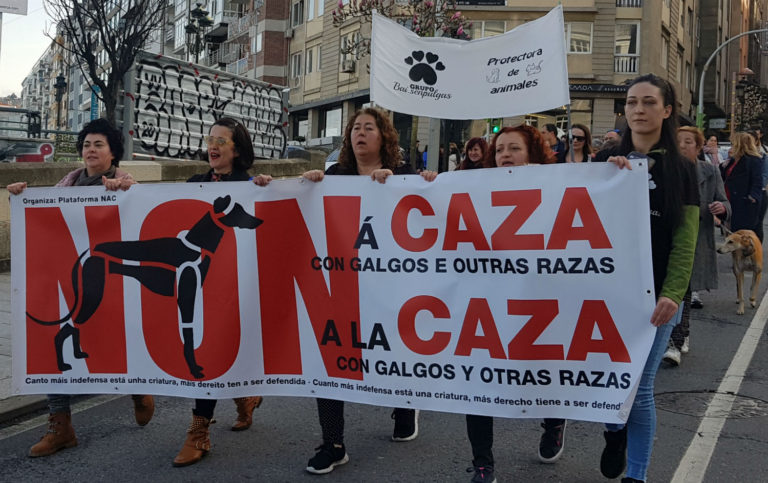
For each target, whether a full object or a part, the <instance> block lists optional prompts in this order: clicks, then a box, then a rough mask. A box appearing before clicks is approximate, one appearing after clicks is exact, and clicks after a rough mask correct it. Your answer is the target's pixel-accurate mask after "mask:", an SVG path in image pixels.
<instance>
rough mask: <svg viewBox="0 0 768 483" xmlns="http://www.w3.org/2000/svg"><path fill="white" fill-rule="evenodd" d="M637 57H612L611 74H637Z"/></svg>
mask: <svg viewBox="0 0 768 483" xmlns="http://www.w3.org/2000/svg"><path fill="white" fill-rule="evenodd" d="M639 59H640V56H639V55H634V54H629V55H614V56H613V72H615V73H616V74H637V62H638V60H639Z"/></svg>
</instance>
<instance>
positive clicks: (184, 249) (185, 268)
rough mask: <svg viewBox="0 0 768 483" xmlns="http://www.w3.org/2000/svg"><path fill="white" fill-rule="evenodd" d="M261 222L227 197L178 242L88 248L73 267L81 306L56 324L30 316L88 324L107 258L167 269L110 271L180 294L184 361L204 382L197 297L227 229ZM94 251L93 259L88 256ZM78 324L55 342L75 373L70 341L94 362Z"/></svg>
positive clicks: (112, 267) (60, 361)
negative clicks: (67, 352)
mask: <svg viewBox="0 0 768 483" xmlns="http://www.w3.org/2000/svg"><path fill="white" fill-rule="evenodd" d="M261 223H262V220H260V219H258V218H256V217H254V216H251V215H249V214H248V213H246V212H245V210H244V209H243V207H242V206H241V205H240V204H239V203H233V202H232V199H231V197H230V196H229V195H227V196H222V197H219V198H216V200H214V202H213V210H212V211H209V212H208V213H206V214H205V215H203V217H202V218H200V220H199V221H198V222H197V223H195V225H194V226H193V227H192V228H190V229H189V230H188V231H182V232H180V233H179V234H178V235H177V236H176V237H175V238H171V237H164V238H156V239H153V240H139V241H117V242H105V243H99V244H98V245H96V246H95V247H94V248H93V250H92V251H91V250H90V249H88V250H85V251H84V252H83V253H81V254H80V256H79V257H78V258H77V260H76V261H75V264H74V266H73V267H72V289H73V292H74V295H75V301H74V304H73V305H72V308H71V309H70V311H69V313H68V314H67V315H65V316H64V317H63V318H61V319H59V320H50V321H46V320H41V319H38V318H37V317H34V316H33V315H32V314H30V313H29V312H27V317H29V318H30V319H32V320H33V321H35V322H37V323H38V324H42V325H59V324H62V323H64V322H68V321H70V320H71V321H72V323H74V324H75V325H80V324H83V323H85V322H86V321H87V320H88V319H89V318H90V317H91V316H92V315H93V314H94V312H96V309H98V308H99V305H100V304H101V300H102V298H103V295H104V281H105V277H106V271H105V267H106V266H107V264H106V260H105V256H106V257H109V258H115V259H119V260H131V261H137V262H156V263H161V264H165V265H167V266H168V267H167V268H166V267H159V266H141V265H123V264H122V263H119V262H116V261H113V260H109V264H108V267H109V273H116V274H119V275H123V276H128V277H132V278H135V279H136V280H138V281H139V283H141V284H142V285H144V286H145V287H147V288H148V289H149V290H150V291H152V292H154V293H156V294H159V295H165V296H169V297H171V296H173V295H174V293H175V294H176V299H177V304H178V306H179V312H180V313H181V328H182V331H181V332H182V337H183V340H184V359H185V360H186V361H187V366H188V367H189V371H190V372H191V374H192V376H194V377H195V378H197V379H202V378H203V377H205V376H204V375H203V372H202V371H203V368H202V366H200V365H198V364H197V362H196V361H195V347H194V333H193V330H192V327H191V326H190V327H187V325H191V324H192V322H193V319H194V309H195V298H196V296H197V294H198V291H199V290H200V289H201V288H202V286H203V282H204V281H205V277H206V275H207V273H208V268H209V267H210V263H211V255H212V254H213V253H214V252H216V249H217V248H218V246H219V242H221V238H222V237H223V236H224V231H225V229H227V228H244V229H250V230H253V229H255V228H256V227H258V226H259V225H261ZM89 251H90V252H91V253H90V256H88V257H86V255H88V253H89ZM83 259H85V261H83ZM81 261H82V265H81ZM80 287H82V292H81V290H80ZM72 323H66V324H65V325H63V326H62V327H61V328H60V329H59V331H58V332H57V333H56V336H55V337H54V345H55V346H56V363H57V365H58V368H59V370H60V371H62V372H63V371H68V370H70V369H72V366H70V365H69V364H67V363H65V362H64V356H63V353H62V348H63V346H64V342H65V341H66V339H67V337H69V336H72V346H73V348H74V356H75V358H76V359H83V358H87V357H88V354H87V353H85V352H83V350H82V349H81V347H80V329H78V328H77V327H75V325H73V324H72Z"/></svg>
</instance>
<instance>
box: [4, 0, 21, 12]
mask: <svg viewBox="0 0 768 483" xmlns="http://www.w3.org/2000/svg"><path fill="white" fill-rule="evenodd" d="M0 13H14V14H16V15H26V14H27V0H0Z"/></svg>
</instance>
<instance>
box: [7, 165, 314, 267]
mask: <svg viewBox="0 0 768 483" xmlns="http://www.w3.org/2000/svg"><path fill="white" fill-rule="evenodd" d="M324 160H325V153H323V152H312V160H311V161H307V160H304V159H271V160H258V161H256V163H254V165H253V168H251V170H250V172H251V173H252V174H254V175H256V174H259V173H264V174H270V175H272V177H274V178H293V177H297V176H301V174H302V173H303V172H305V171H307V170H309V169H323V161H324ZM82 166H83V164H82V163H79V162H78V163H0V186H1V187H2V188H0V271H7V270H9V269H10V259H11V215H10V204H9V194H8V191H7V190H6V189H5V187H6V186H7V185H9V184H11V183H15V182H17V181H26V182H27V183H28V185H29V186H30V187H33V186H37V187H40V186H53V185H55V184H56V183H58V182H59V180H60V179H61V178H63V177H64V176H65V175H66V174H67V173H69V172H70V171H72V170H74V169H77V168H81V167H82ZM120 168H122V169H124V170H126V171H128V172H129V173H131V174H132V175H133V176H134V177H135V178H136V180H137V181H138V182H139V183H183V182H185V181H186V180H187V179H188V178H189V177H190V176H192V175H194V174H197V173H205V172H206V171H208V163H205V162H202V161H185V160H178V159H160V160H157V159H156V160H153V161H122V162H121V163H120Z"/></svg>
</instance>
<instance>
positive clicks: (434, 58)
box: [405, 50, 445, 86]
mask: <svg viewBox="0 0 768 483" xmlns="http://www.w3.org/2000/svg"><path fill="white" fill-rule="evenodd" d="M425 57H426V58H425ZM439 59H440V57H438V55H437V54H433V53H432V52H427V54H426V56H425V55H424V52H422V51H421V50H414V51H413V52H411V55H409V56H408V57H406V58H405V63H406V64H408V65H412V66H413V67H411V70H410V71H408V77H410V78H411V80H412V81H413V82H424V83H425V84H426V85H428V86H433V85H435V83H437V72H435V71H438V70H439V71H442V70H445V66H444V65H443V63H442V62H438V60H439ZM424 60H426V62H423V61H424ZM414 62H416V64H415V65H414Z"/></svg>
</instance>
